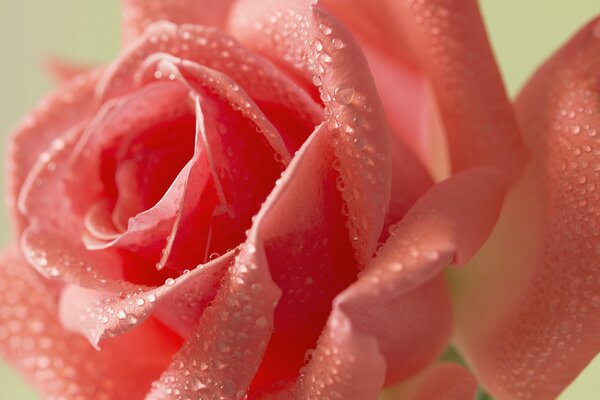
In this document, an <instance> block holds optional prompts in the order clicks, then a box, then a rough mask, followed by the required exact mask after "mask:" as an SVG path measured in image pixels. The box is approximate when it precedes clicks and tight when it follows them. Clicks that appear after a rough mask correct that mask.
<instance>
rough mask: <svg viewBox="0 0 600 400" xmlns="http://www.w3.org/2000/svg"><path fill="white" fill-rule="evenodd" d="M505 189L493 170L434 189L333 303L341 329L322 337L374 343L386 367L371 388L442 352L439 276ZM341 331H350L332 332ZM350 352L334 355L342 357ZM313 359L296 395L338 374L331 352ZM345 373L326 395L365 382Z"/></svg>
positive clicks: (444, 330)
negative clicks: (354, 337)
mask: <svg viewBox="0 0 600 400" xmlns="http://www.w3.org/2000/svg"><path fill="white" fill-rule="evenodd" d="M504 189H505V181H504V179H503V178H502V175H501V174H499V173H497V172H496V171H494V170H492V169H475V170H470V171H466V172H463V173H461V174H458V175H456V176H454V177H452V178H450V179H449V180H448V181H445V182H442V183H440V184H438V185H436V186H434V187H433V188H432V189H430V190H429V191H428V192H427V193H426V194H425V195H424V196H423V197H421V199H419V200H418V201H417V203H416V204H415V206H414V207H413V208H412V209H411V211H409V213H408V214H407V215H406V216H405V217H404V218H403V219H402V221H400V222H399V223H398V225H397V226H396V227H395V228H394V229H393V231H392V234H391V236H390V238H389V239H388V241H387V242H386V244H385V245H384V246H383V248H382V249H381V251H380V252H379V255H378V256H377V258H375V259H374V260H373V262H372V263H371V264H370V265H369V266H368V267H367V269H366V270H365V271H363V273H362V274H361V276H360V277H359V280H358V281H357V282H355V283H353V284H352V285H351V286H350V287H349V288H347V289H346V290H344V291H343V292H342V293H341V294H340V295H338V296H337V297H336V299H335V301H334V306H333V307H334V308H333V312H332V316H331V317H330V321H331V320H332V319H334V318H339V317H338V316H339V315H343V316H344V320H345V321H347V323H346V324H345V325H344V324H341V325H340V324H332V323H331V322H330V325H329V326H328V328H327V330H326V331H325V333H324V336H325V337H327V335H330V336H331V337H336V336H338V335H339V336H340V337H344V336H345V335H346V336H347V335H351V336H352V335H355V336H356V337H357V338H359V339H357V340H363V339H360V338H365V337H366V338H369V340H374V341H375V343H377V349H378V353H379V354H380V356H381V357H382V358H383V364H384V366H385V367H384V368H382V369H381V372H380V373H381V376H372V378H371V379H372V380H373V381H374V382H380V383H379V385H382V384H383V382H385V383H386V384H393V383H396V382H398V381H399V380H400V379H404V378H407V377H408V376H410V375H413V374H414V373H416V372H418V371H419V370H421V369H423V368H424V367H426V366H427V365H428V364H429V363H430V362H432V361H433V360H434V359H435V358H436V357H437V356H438V355H439V354H440V353H441V351H442V350H443V348H444V347H445V346H446V345H447V341H448V339H449V336H450V328H451V309H450V299H449V296H448V292H447V289H446V286H445V282H444V279H443V277H442V276H440V272H441V271H442V270H443V268H444V267H445V266H446V265H447V264H449V263H451V262H456V263H459V264H463V263H464V262H465V261H467V260H468V259H469V258H471V257H472V256H473V254H474V253H475V251H476V250H477V249H478V248H479V247H480V246H481V245H482V244H483V242H484V241H485V239H486V238H487V235H488V234H489V233H490V231H491V229H492V228H493V226H494V223H495V221H496V217H497V215H498V213H499V210H500V207H501V204H502V199H503V194H504ZM471 199H476V201H475V204H477V205H478V206H477V207H473V205H472V204H470V203H469V200H471ZM415 289H416V290H415ZM336 327H341V328H336ZM347 327H350V328H349V332H345V331H343V330H342V331H341V332H336V331H335V329H348V328H347ZM332 330H333V331H332ZM322 340H323V341H324V342H325V343H327V341H328V339H322ZM319 346H321V344H319ZM326 346H327V345H326ZM353 351H355V349H354V348H352V347H350V348H347V349H340V353H341V354H353ZM316 352H317V353H320V354H325V355H327V356H326V357H325V356H323V357H321V358H313V361H312V362H311V363H310V364H309V366H308V367H307V371H306V372H305V374H306V375H307V376H304V377H301V379H300V381H299V384H298V385H299V387H300V388H302V387H305V386H306V385H308V387H310V388H311V389H310V390H318V388H319V386H320V385H319V382H322V381H321V378H320V377H321V376H328V375H335V374H336V371H337V370H338V369H339V368H340V367H339V366H338V365H336V362H335V357H336V356H335V355H332V354H333V353H332V352H331V351H329V350H327V349H319V348H317V350H316ZM344 368H346V370H345V374H344V375H343V378H342V377H338V378H336V379H334V380H333V381H334V382H335V383H334V384H333V383H332V384H331V385H332V386H330V391H333V392H335V391H336V390H339V391H340V393H345V391H347V390H349V388H352V387H353V385H354V382H355V381H361V379H363V378H364V377H365V371H364V370H363V369H362V365H361V364H360V363H357V364H349V365H347V366H345V367H344ZM311 380H313V381H314V382H312V383H308V384H307V382H311ZM325 382H327V379H325ZM371 384H374V383H372V382H371ZM298 390H301V391H303V390H308V389H298ZM309 393H311V392H310V391H309ZM342 398H343V397H342Z"/></svg>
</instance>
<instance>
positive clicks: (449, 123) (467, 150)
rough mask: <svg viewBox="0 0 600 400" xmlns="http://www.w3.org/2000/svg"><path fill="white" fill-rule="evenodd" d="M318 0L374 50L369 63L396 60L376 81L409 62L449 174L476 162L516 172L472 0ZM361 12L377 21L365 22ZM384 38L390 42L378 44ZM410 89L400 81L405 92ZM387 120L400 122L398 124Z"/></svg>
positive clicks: (513, 139) (501, 95)
mask: <svg viewBox="0 0 600 400" xmlns="http://www.w3.org/2000/svg"><path fill="white" fill-rule="evenodd" d="M349 3H350V4H349ZM324 4H325V5H326V6H328V7H329V8H330V9H332V10H334V11H335V12H336V13H338V14H339V15H340V16H341V17H342V18H343V19H344V20H345V21H347V22H348V23H349V24H350V25H351V26H352V27H353V28H354V32H356V34H357V35H359V36H360V37H361V38H362V39H363V40H365V41H366V42H367V43H368V44H369V46H370V47H372V48H374V53H373V54H376V55H377V56H376V57H371V59H372V60H373V65H374V66H380V65H381V66H385V65H386V63H387V64H390V63H391V64H396V65H397V67H396V70H397V71H404V72H403V73H401V72H396V73H392V74H390V73H386V70H389V69H390V68H387V69H386V68H385V67H384V68H377V69H376V70H375V71H376V72H377V73H376V74H375V75H376V80H378V79H379V80H380V81H381V82H383V83H384V84H385V83H386V82H385V80H384V78H385V76H384V75H383V74H387V75H389V76H393V77H396V79H400V78H401V77H403V76H404V77H407V76H410V70H411V66H414V64H415V63H416V65H417V68H418V69H419V70H420V71H421V73H423V74H424V76H425V78H426V79H427V80H428V81H429V82H430V84H431V86H432V89H433V94H434V97H435V99H434V102H436V103H437V108H438V110H439V112H440V114H441V117H442V120H443V125H444V128H445V130H446V135H447V141H448V145H449V150H450V157H451V163H452V168H453V170H454V171H460V170H463V169H465V168H469V167H473V166H477V165H486V166H494V167H499V168H500V169H502V170H506V171H508V172H509V173H518V172H519V171H520V168H521V165H522V156H523V154H522V148H521V144H520V138H519V129H518V125H517V123H516V120H515V117H514V115H513V112H512V108H511V105H510V103H509V102H508V99H507V96H506V93H505V89H504V86H503V84H502V78H501V76H500V73H499V71H498V67H497V66H496V63H495V60H494V56H493V54H492V50H491V47H490V44H489V41H488V38H487V35H486V32H485V28H484V25H483V21H482V18H481V15H480V12H479V9H478V5H477V0H464V1H454V0H425V1H421V0H401V1H396V0H384V1H381V2H378V3H377V6H373V5H372V4H371V2H368V1H366V0H351V1H350V2H348V1H342V0H324ZM364 14H366V15H369V16H370V19H369V21H372V20H374V21H378V23H376V24H370V26H365V25H367V24H365V23H364V22H362V21H364V20H366V19H365V18H364V16H363V15H364ZM383 38H385V39H383ZM390 42H391V43H393V45H385V44H384V43H390ZM371 59H370V61H371ZM408 82H411V81H410V80H409V81H408ZM412 82H413V83H414V82H415V78H413V80H412ZM380 86H382V85H380ZM410 87H411V86H410V85H407V84H406V83H405V84H404V85H403V88H406V89H405V90H408V88H410ZM388 91H389V90H388V89H385V88H384V89H383V93H384V95H383V99H384V101H385V100H388V99H390V98H391V99H392V100H393V97H391V96H387V95H386V94H387V92H388ZM422 92H423V89H421V90H417V91H416V93H422ZM422 96H423V94H421V97H422ZM425 97H427V95H426V94H425ZM385 104H386V111H387V112H388V116H390V118H391V119H392V121H394V120H395V116H394V114H398V113H400V114H401V113H402V111H401V110H400V109H391V107H392V105H391V102H390V101H387V102H385ZM390 114H391V115H390ZM413 118H414V117H413ZM417 122H418V121H417ZM392 125H393V126H399V127H400V128H401V127H402V124H400V123H394V124H392ZM416 126H417V127H418V124H416ZM409 133H412V134H413V135H414V132H409Z"/></svg>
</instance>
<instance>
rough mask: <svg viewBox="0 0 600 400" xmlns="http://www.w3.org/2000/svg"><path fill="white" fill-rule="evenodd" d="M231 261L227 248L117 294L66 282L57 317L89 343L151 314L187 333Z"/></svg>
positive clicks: (96, 343)
mask: <svg viewBox="0 0 600 400" xmlns="http://www.w3.org/2000/svg"><path fill="white" fill-rule="evenodd" d="M232 260H233V252H229V253H227V254H225V255H223V256H222V257H219V258H218V259H216V260H213V261H211V262H209V263H207V264H204V265H200V266H198V267H197V268H195V269H194V270H193V271H191V272H187V273H185V274H183V275H182V276H180V277H179V278H177V279H170V280H167V282H165V284H164V285H162V286H159V287H157V288H148V287H142V286H133V285H130V287H129V288H128V290H127V291H125V290H123V291H121V292H120V293H119V294H117V295H116V294H115V293H110V292H101V291H96V290H92V289H84V288H82V287H78V286H74V285H70V286H67V287H66V288H65V289H63V291H62V293H61V300H60V318H61V322H62V324H63V326H65V327H66V328H68V329H70V330H72V331H76V332H79V333H81V334H83V335H84V336H85V337H86V338H87V339H88V341H89V342H90V343H91V344H92V345H93V346H94V347H99V344H100V342H101V341H103V340H105V339H107V338H111V337H114V336H119V335H122V334H124V333H127V332H129V331H131V330H133V329H134V328H136V327H138V326H140V325H142V324H143V323H144V322H145V321H146V320H147V319H148V317H149V316H150V315H151V314H153V313H156V315H157V316H158V318H159V319H160V320H161V321H163V322H164V323H166V324H167V325H168V326H169V327H170V328H171V329H173V330H175V331H176V332H177V333H179V334H180V335H181V336H182V337H188V336H189V335H190V333H191V330H192V329H193V327H195V325H196V324H197V322H198V320H199V319H200V315H202V312H203V311H204V309H205V308H206V306H207V305H208V303H209V302H210V301H211V300H212V299H213V298H214V297H215V294H216V289H217V287H218V285H219V283H220V282H221V279H222V277H223V276H224V273H225V270H226V269H227V267H228V266H229V265H230V264H231V262H232Z"/></svg>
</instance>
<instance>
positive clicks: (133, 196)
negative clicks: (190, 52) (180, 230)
mask: <svg viewBox="0 0 600 400" xmlns="http://www.w3.org/2000/svg"><path fill="white" fill-rule="evenodd" d="M194 126H195V116H194V115H192V114H186V115H183V116H181V117H178V118H176V119H174V120H171V121H165V122H162V123H160V124H158V125H156V126H154V127H152V128H150V129H148V130H147V131H145V132H142V133H141V134H140V135H137V136H136V137H134V138H133V140H131V141H128V142H126V143H121V144H120V146H118V148H117V150H116V152H115V153H116V154H115V155H116V160H115V162H114V164H115V166H116V168H115V170H114V172H113V171H110V170H109V171H107V173H106V174H104V176H103V178H104V180H105V182H106V186H107V187H110V188H114V195H115V198H114V200H113V201H114V209H113V212H112V221H113V223H114V224H115V227H117V228H118V229H119V230H121V231H125V230H127V224H128V220H129V218H132V217H134V216H135V215H137V214H139V213H141V212H143V211H145V210H147V209H149V208H151V207H152V206H154V205H155V204H156V203H157V202H158V201H159V200H160V199H161V198H162V197H163V196H164V194H165V193H166V191H167V190H168V189H169V187H170V186H171V185H172V183H173V182H174V180H175V178H176V177H177V175H178V174H179V172H180V171H181V170H182V169H183V167H184V166H185V164H186V163H187V162H188V161H189V160H190V159H191V158H192V156H193V153H194V135H195V127H194Z"/></svg>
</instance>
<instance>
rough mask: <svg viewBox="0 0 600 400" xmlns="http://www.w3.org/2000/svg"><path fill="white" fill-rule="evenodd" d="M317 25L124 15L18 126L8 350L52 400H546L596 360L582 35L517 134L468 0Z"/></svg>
mask: <svg viewBox="0 0 600 400" xmlns="http://www.w3.org/2000/svg"><path fill="white" fill-rule="evenodd" d="M315 3H316V1H311V0H261V1H257V0H237V1H220V2H209V1H201V0H195V1H192V0H168V1H167V0H163V1H159V0H146V1H142V0H127V1H125V2H124V13H123V15H124V39H123V44H124V48H123V51H122V53H121V55H120V56H119V57H118V58H117V59H116V60H115V61H114V62H112V63H111V64H110V65H108V66H102V67H98V68H95V69H93V70H90V71H88V72H83V73H77V74H75V76H74V77H72V79H70V80H68V81H67V82H66V83H64V84H62V85H61V86H60V87H59V88H58V89H57V90H56V92H54V93H53V94H51V95H50V96H49V97H47V98H46V99H45V100H44V101H43V102H42V103H41V105H40V106H39V107H38V108H37V109H36V110H35V111H34V112H32V113H31V114H30V115H29V116H28V117H27V118H26V119H25V120H24V122H23V123H22V124H21V126H20V128H19V129H17V131H16V132H15V134H14V135H13V137H12V140H11V142H10V150H9V165H8V168H9V170H8V177H9V187H8V189H9V190H8V193H9V205H10V206H11V209H12V211H13V216H14V226H15V235H16V238H17V242H18V243H19V246H18V249H16V247H17V246H15V249H13V250H9V251H8V252H6V253H5V255H4V256H3V257H2V262H0V354H2V355H3V356H4V357H6V358H7V359H8V360H9V361H11V362H12V363H13V364H14V365H15V366H16V367H17V368H18V369H19V370H20V371H21V372H22V373H23V374H24V375H25V376H26V377H27V379H28V380H29V381H30V382H31V383H32V384H33V385H35V386H36V387H37V388H38V389H39V391H40V392H41V393H42V394H43V396H44V397H45V398H48V399H128V400H131V399H143V398H145V399H242V398H244V399H328V398H329V399H350V400H352V399H356V400H369V399H377V398H378V396H379V395H380V393H381V391H382V390H383V389H384V388H385V387H388V386H391V385H395V384H397V383H400V382H404V381H406V380H408V379H409V378H412V377H415V376H416V378H414V379H412V387H413V393H412V394H411V396H412V397H411V398H414V399H432V398H440V399H441V398H444V399H446V398H447V399H472V398H473V395H474V393H475V390H476V388H477V383H478V382H479V384H480V385H481V386H483V387H484V388H486V390H488V391H489V392H490V393H491V394H493V395H494V396H497V397H499V398H503V399H504V398H506V399H513V398H514V399H521V398H524V399H526V398H531V399H546V398H548V399H550V398H554V397H555V396H556V395H558V394H559V393H560V392H561V390H562V389H563V388H564V387H565V386H566V385H568V384H569V382H570V381H571V380H572V379H574V377H575V376H576V375H577V373H578V372H579V371H581V370H582V369H583V368H584V367H585V365H586V364H587V363H588V362H589V361H590V360H591V359H592V358H593V357H594V356H595V355H596V354H597V353H598V351H599V350H600V334H599V329H600V328H599V327H600V320H599V315H600V313H599V312H598V308H599V307H600V279H599V274H598V268H599V266H598V262H597V260H598V249H600V234H599V231H598V230H599V229H600V228H599V227H598V226H597V224H596V220H597V216H598V215H599V214H598V212H599V211H598V210H599V209H600V208H599V207H600V204H599V203H600V200H599V199H600V198H599V197H598V193H600V192H599V191H598V190H600V189H598V190H596V185H597V184H598V182H599V180H600V176H599V175H598V174H599V171H600V161H598V156H597V151H598V150H599V149H600V146H599V145H598V143H599V142H598V140H600V139H599V138H600V135H597V130H600V119H599V118H598V116H599V108H600V106H599V104H600V103H598V99H597V93H598V90H599V88H600V79H599V74H600V73H599V72H598V71H600V22H598V21H594V22H592V23H591V24H590V25H588V26H587V27H585V28H583V30H582V31H581V32H580V33H579V34H578V35H577V36H576V37H575V38H574V39H573V40H572V41H571V42H570V43H569V44H568V45H567V46H566V47H565V48H564V49H562V50H561V51H559V52H558V53H557V55H556V56H555V57H554V58H552V59H551V60H550V61H549V62H548V63H547V64H546V65H545V66H544V67H543V68H542V69H541V70H540V71H539V72H538V73H537V75H536V76H535V77H534V78H533V79H532V81H531V82H530V83H529V85H528V86H527V87H526V89H525V90H524V91H523V93H522V94H521V96H520V98H519V100H518V102H517V103H516V107H515V109H516V112H513V107H512V105H511V104H510V103H509V101H508V99H507V97H506V94H505V90H504V87H503V84H502V81H501V78H500V74H499V72H498V69H497V66H496V64H495V61H494V57H493V54H492V52H491V49H490V46H489V43H488V41H487V38H486V34H485V30H484V26H483V23H482V21H481V17H480V14H479V10H478V6H477V2H476V1H475V0H460V1H459V0H454V1H452V0H405V1H397V2H392V1H384V2H368V1H360V0H346V1H341V0H324V1H322V3H320V4H319V5H318V6H317V5H316V4H315ZM333 15H335V16H336V17H335V18H334V17H333ZM58 69H60V73H61V75H71V73H70V72H71V70H70V69H68V68H66V69H61V68H58ZM432 175H435V177H436V179H435V180H434V178H432ZM505 195H507V196H505ZM505 197H506V201H505ZM498 217H500V219H499V221H497V219H498ZM490 234H491V236H490ZM488 238H489V240H488ZM486 240H487V243H486V244H485V246H483V244H484V243H485V242H486ZM482 246H483V248H482V249H481V251H480V248H481V247H482ZM476 253H477V255H476ZM475 255H476V257H475V258H474V260H473V262H472V263H470V264H471V265H470V266H469V267H468V268H465V269H463V270H461V271H456V272H452V274H451V275H450V276H451V280H452V282H453V285H452V288H453V290H452V296H451V294H450V290H449V285H448V284H447V282H446V279H445V275H444V273H443V272H444V270H445V268H446V266H447V265H449V264H454V265H464V264H466V263H467V262H469V261H470V260H471V259H472V258H473V257H474V256H475ZM31 267H33V268H31ZM34 269H35V271H37V273H36V272H35V271H34ZM40 275H41V276H40ZM453 332H454V335H455V338H456V344H457V347H458V349H459V350H460V352H461V353H462V354H463V356H464V357H465V360H466V362H467V364H468V365H469V367H470V371H468V370H467V369H464V368H462V367H460V366H458V365H456V364H447V363H438V362H437V361H436V360H437V359H438V358H439V356H440V354H441V353H442V352H443V351H444V349H445V348H446V347H447V346H448V344H449V341H450V336H451V334H452V333H453ZM417 374H418V375H417Z"/></svg>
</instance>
